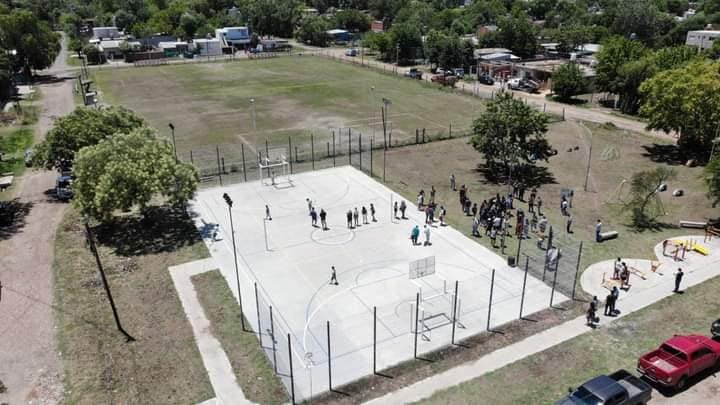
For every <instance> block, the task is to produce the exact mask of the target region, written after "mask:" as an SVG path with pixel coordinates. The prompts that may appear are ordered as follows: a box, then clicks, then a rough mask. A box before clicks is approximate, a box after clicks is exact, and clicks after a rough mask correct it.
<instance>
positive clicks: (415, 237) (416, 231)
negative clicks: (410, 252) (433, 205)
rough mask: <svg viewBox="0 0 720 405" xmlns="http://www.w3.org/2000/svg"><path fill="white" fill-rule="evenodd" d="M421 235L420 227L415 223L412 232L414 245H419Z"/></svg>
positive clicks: (411, 238) (411, 236) (411, 237)
mask: <svg viewBox="0 0 720 405" xmlns="http://www.w3.org/2000/svg"><path fill="white" fill-rule="evenodd" d="M419 237H420V227H419V226H417V225H415V227H414V228H413V229H412V231H411V232H410V240H411V241H412V244H413V246H417V244H418V238H419Z"/></svg>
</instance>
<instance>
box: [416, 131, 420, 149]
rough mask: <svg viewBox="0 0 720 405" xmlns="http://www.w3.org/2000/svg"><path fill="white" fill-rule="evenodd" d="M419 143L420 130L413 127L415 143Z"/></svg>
mask: <svg viewBox="0 0 720 405" xmlns="http://www.w3.org/2000/svg"><path fill="white" fill-rule="evenodd" d="M418 143H420V130H419V129H418V128H415V145H417V144H418Z"/></svg>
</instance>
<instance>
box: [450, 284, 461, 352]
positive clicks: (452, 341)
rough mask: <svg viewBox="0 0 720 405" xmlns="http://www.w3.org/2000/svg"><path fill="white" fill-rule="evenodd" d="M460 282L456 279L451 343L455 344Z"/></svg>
mask: <svg viewBox="0 0 720 405" xmlns="http://www.w3.org/2000/svg"><path fill="white" fill-rule="evenodd" d="M458 284H459V281H458V280H455V297H454V298H453V312H452V314H453V319H452V322H453V324H452V336H451V337H450V344H453V345H454V344H455V324H456V323H457V301H458Z"/></svg>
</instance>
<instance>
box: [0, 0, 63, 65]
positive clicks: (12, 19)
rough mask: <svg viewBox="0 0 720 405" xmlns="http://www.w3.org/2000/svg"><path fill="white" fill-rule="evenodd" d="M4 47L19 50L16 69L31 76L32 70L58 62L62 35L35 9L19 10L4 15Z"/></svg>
mask: <svg viewBox="0 0 720 405" xmlns="http://www.w3.org/2000/svg"><path fill="white" fill-rule="evenodd" d="M0 47H2V48H3V49H6V50H15V52H16V54H15V55H14V56H13V57H12V61H13V65H14V68H15V70H20V69H23V70H25V73H26V74H27V75H28V76H30V73H31V69H36V70H40V69H45V68H47V67H50V65H52V63H53V62H54V61H55V58H56V57H57V55H58V53H59V52H60V35H59V34H56V33H55V32H53V31H52V29H51V28H50V25H49V24H47V23H46V22H44V21H41V20H39V19H38V18H37V16H36V15H34V14H33V13H32V12H30V11H28V10H21V9H15V10H12V11H11V12H10V13H7V14H0Z"/></svg>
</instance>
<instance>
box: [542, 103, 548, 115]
mask: <svg viewBox="0 0 720 405" xmlns="http://www.w3.org/2000/svg"><path fill="white" fill-rule="evenodd" d="M546 109H547V103H543V113H544V112H545V110H546Z"/></svg>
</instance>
